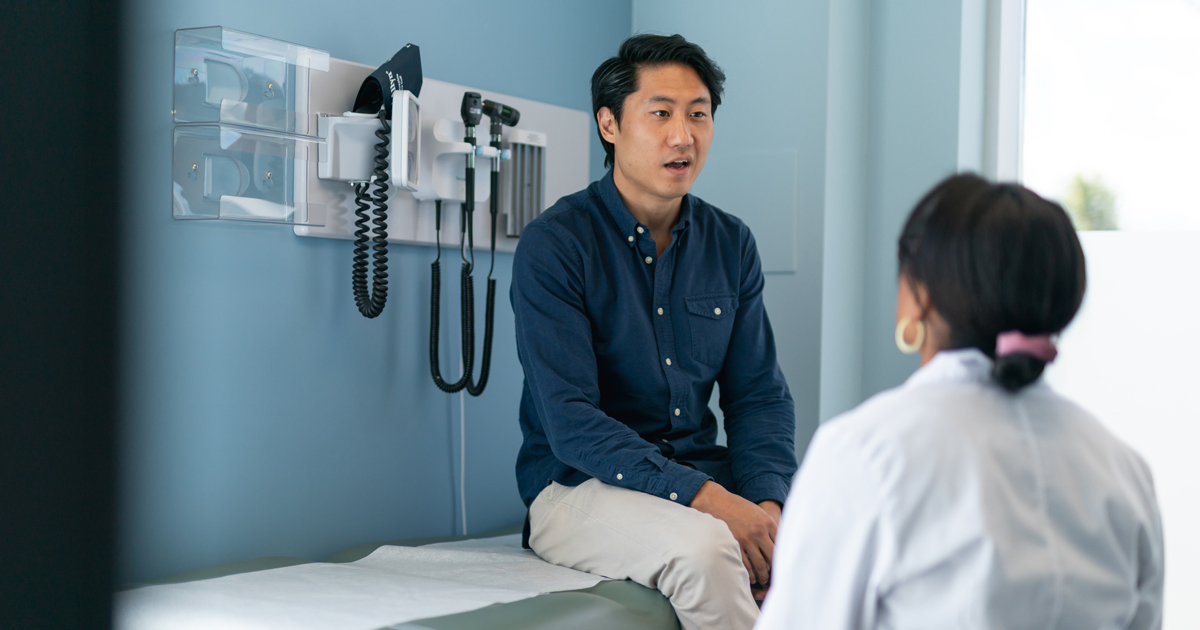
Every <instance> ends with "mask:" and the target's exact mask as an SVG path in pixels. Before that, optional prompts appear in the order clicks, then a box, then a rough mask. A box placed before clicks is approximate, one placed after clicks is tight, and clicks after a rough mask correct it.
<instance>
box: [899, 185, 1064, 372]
mask: <svg viewBox="0 0 1200 630" xmlns="http://www.w3.org/2000/svg"><path fill="white" fill-rule="evenodd" d="M899 258H900V273H901V274H904V275H907V276H908V277H909V278H910V279H911V280H913V281H915V282H921V283H923V284H924V285H925V288H926V290H927V291H928V292H929V300H930V302H931V303H932V304H933V308H935V309H937V312H938V314H939V315H940V316H941V317H942V319H944V320H945V321H946V324H947V325H948V326H949V328H950V339H949V340H948V341H949V344H950V348H978V349H980V350H982V351H983V352H984V353H985V354H987V355H988V356H990V357H993V358H995V355H996V337H997V336H998V335H999V334H1000V333H1004V332H1009V331H1013V330H1016V331H1020V332H1022V333H1024V334H1026V335H1046V334H1057V333H1058V332H1060V331H1062V329H1064V328H1066V327H1067V324H1069V323H1070V322H1071V320H1072V319H1073V318H1074V317H1075V313H1076V312H1077V311H1078V310H1079V306H1080V304H1082V303H1083V293H1084V290H1085V289H1086V287H1087V272H1086V269H1085V264H1084V257H1083V247H1082V246H1080V244H1079V237H1078V236H1077V235H1076V234H1075V228H1074V227H1073V226H1072V225H1071V219H1070V218H1068V217H1067V213H1066V212H1064V211H1063V209H1062V207H1061V206H1059V205H1058V204H1056V203H1054V202H1051V201H1047V200H1046V199H1043V198H1042V197H1040V196H1038V195H1037V193H1035V192H1033V191H1031V190H1029V189H1028V188H1025V187H1024V186H1020V185H1017V184H992V183H990V182H988V181H987V180H985V179H983V178H981V177H978V176H976V175H954V176H952V177H949V178H947V179H945V180H943V181H942V182H941V183H940V184H938V185H937V186H936V187H935V188H934V189H933V190H932V191H930V192H929V194H927V195H925V198H924V199H922V200H921V201H920V202H918V203H917V206H916V208H914V209H913V211H912V214H910V215H909V217H908V222H907V223H906V224H905V226H904V231H903V232H902V233H901V234H900V243H899ZM901 290H904V288H901ZM1045 367H1046V362H1045V361H1042V360H1040V359H1038V358H1036V357H1033V356H1031V355H1028V354H1022V353H1016V354H1009V355H1005V356H1003V357H1000V358H998V359H997V360H996V363H995V367H994V369H993V372H992V375H993V376H994V377H995V379H996V380H997V381H998V382H999V383H1000V384H1001V385H1002V386H1004V388H1005V389H1007V390H1009V391H1016V390H1019V389H1021V388H1022V387H1025V386H1026V385H1029V384H1030V383H1032V382H1034V381H1036V380H1037V379H1038V377H1039V376H1041V374H1042V370H1043V369H1045Z"/></svg>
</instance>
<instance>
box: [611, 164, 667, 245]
mask: <svg viewBox="0 0 1200 630" xmlns="http://www.w3.org/2000/svg"><path fill="white" fill-rule="evenodd" d="M613 183H614V184H616V186H617V193H618V194H619V195H621V201H622V202H624V203H625V207H626V208H628V209H629V214H632V215H633V218H635V219H637V220H638V223H641V224H643V225H645V226H646V227H648V228H650V233H651V234H653V235H655V237H656V238H655V240H659V239H658V238H657V235H659V234H662V235H664V236H667V237H668V238H669V235H670V233H671V228H673V227H675V222H676V221H678V220H679V209H680V207H682V203H683V197H675V198H674V199H663V198H662V197H658V196H656V195H652V194H650V193H649V192H647V191H645V190H643V189H642V188H641V187H640V186H638V185H637V184H635V183H633V182H631V181H629V179H627V178H626V177H625V176H624V175H623V174H622V173H621V169H620V167H617V168H614V169H613ZM664 248H665V246H664Z"/></svg>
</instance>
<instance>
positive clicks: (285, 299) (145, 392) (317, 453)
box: [118, 0, 631, 582]
mask: <svg viewBox="0 0 1200 630" xmlns="http://www.w3.org/2000/svg"><path fill="white" fill-rule="evenodd" d="M630 19H631V6H630V1H629V0H610V1H603V2H588V3H570V4H568V3H561V2H555V1H554V0H528V1H525V2H520V3H494V2H481V1H466V2H458V3H444V2H432V1H425V2H386V1H383V0H374V1H367V0H349V1H346V2H340V3H330V2H318V1H315V0H288V1H282V0H274V1H270V2H253V3H249V2H237V1H232V0H214V1H210V2H201V3H197V2H181V1H178V0H172V1H163V0H135V1H132V2H130V3H128V6H127V12H126V20H127V22H126V26H125V29H124V31H125V32H124V36H123V45H124V50H123V53H124V55H125V62H124V68H123V77H124V80H125V83H124V85H123V86H122V89H123V93H124V98H125V101H124V104H123V108H124V111H125V116H124V122H125V127H124V129H125V130H126V137H125V143H124V145H123V146H122V147H121V149H122V151H123V155H124V158H123V159H124V161H125V164H126V166H127V168H126V171H125V178H124V179H125V181H124V190H123V193H124V199H125V200H126V204H127V206H128V207H127V210H126V213H125V217H127V221H126V224H125V228H124V234H123V237H122V243H121V248H122V251H123V265H124V271H123V298H122V304H123V309H124V318H123V320H124V325H123V338H122V348H123V372H122V378H123V392H122V399H123V409H122V411H123V418H124V423H123V426H122V438H121V457H120V461H119V467H120V474H121V480H122V482H121V506H120V515H121V519H120V526H121V530H120V531H121V534H120V540H119V559H120V567H119V575H118V578H119V580H120V581H123V582H128V581H137V580H144V579H153V578H156V577H161V576H164V575H169V574H172V573H176V572H180V571H186V570H191V569H196V568H199V567H202V566H207V565H212V564H217V563H222V562H229V561H234V560H240V559H245V558H250V557H256V556H264V555H289V556H299V557H305V558H311V559H319V558H321V557H323V556H325V555H327V554H329V553H331V552H333V551H335V550H337V549H340V548H343V547H346V546H349V545H353V544H358V543H361V542H365V541H371V540H383V539H388V538H398V537H408V536H422V535H443V534H450V533H454V532H456V531H458V530H459V529H460V526H459V522H460V514H459V513H458V508H457V505H458V497H457V485H458V484H457V474H458V464H459V462H458V455H457V453H458V446H457V444H458V442H457V439H458V437H457V426H458V417H459V408H458V397H457V396H454V397H451V396H447V395H445V394H442V393H440V392H438V391H437V390H436V389H435V388H434V386H433V385H432V383H431V382H430V379H429V375H428V359H427V358H426V357H427V355H428V350H427V348H428V345H427V344H428V326H429V315H428V296H429V275H428V274H429V263H430V262H431V261H432V260H433V250H432V249H430V248H420V247H393V249H392V252H391V254H390V258H391V262H390V265H391V270H392V272H393V273H392V274H391V278H392V284H391V291H390V293H389V302H388V307H387V309H386V311H385V312H384V314H383V315H382V316H381V317H380V318H378V319H376V320H370V321H369V320H366V319H364V318H363V317H361V316H360V315H359V314H358V313H357V311H356V310H355V308H354V305H353V301H352V299H351V291H350V256H351V245H350V243H349V242H347V241H335V240H324V239H303V238H298V237H296V236H294V235H293V234H292V233H291V231H290V230H289V229H286V228H282V227H276V226H261V225H253V224H232V223H230V224H226V223H224V222H213V223H205V222H198V223H180V222H175V221H173V220H172V219H171V207H170V196H169V195H170V187H169V182H170V175H169V171H168V169H169V164H170V159H171V129H172V120H171V81H172V54H173V48H172V46H173V32H174V30H175V29H177V28H186V27H195V26H209V25H217V24H219V25H222V26H226V27H230V28H236V29H239V30H243V31H248V32H251V33H257V34H262V35H267V36H270V37H275V38H279V39H283V40H287V41H292V42H296V43H300V44H305V45H308V46H313V47H316V48H320V49H324V50H328V51H329V52H330V54H331V55H332V56H334V57H337V58H342V59H347V60H351V61H356V62H361V63H365V64H370V65H377V64H379V63H381V62H382V61H383V60H385V59H386V58H387V57H388V56H390V55H391V54H392V53H394V52H395V51H396V50H397V49H398V48H399V47H400V46H401V45H403V44H404V43H406V42H409V41H411V42H414V43H417V44H419V45H420V46H421V53H422V58H423V62H424V71H425V75H426V76H428V77H432V78H436V79H441V80H445V81H451V82H454V83H460V84H465V85H471V86H474V87H478V88H483V89H489V90H496V91H500V92H503V93H508V94H512V95H516V96H521V97H524V98H530V99H536V100H540V101H544V102H548V103H553V104H556V105H562V106H565V107H570V108H574V109H580V110H585V111H590V96H589V80H590V77H591V73H592V71H593V70H594V69H595V67H596V66H597V65H598V64H599V63H600V61H602V60H603V59H604V58H606V57H608V56H610V55H612V54H613V53H614V52H615V51H616V49H617V46H618V45H619V44H620V42H621V41H622V40H624V39H625V38H626V37H627V36H628V35H629V33H630V28H631V27H630ZM485 41H495V42H498V43H503V44H505V45H506V48H505V49H504V50H503V51H502V54H497V53H495V52H492V51H489V50H485V49H483V48H481V47H480V46H479V45H480V43H482V42H485ZM463 42H469V43H470V44H473V45H474V46H473V47H472V46H468V45H464V43H463ZM602 155H603V153H602V152H601V151H600V149H599V146H598V143H597V142H596V141H595V140H594V139H593V150H592V157H591V161H592V162H591V163H592V167H591V168H592V174H593V176H599V175H600V174H601V173H602V172H603V171H602V167H601V163H602V158H601V157H598V156H602ZM510 266H511V257H510V256H502V257H501V258H500V260H499V261H498V264H497V267H498V270H499V273H498V277H499V293H500V295H501V296H503V297H502V299H501V300H500V301H499V302H500V303H499V305H498V308H497V324H496V330H497V332H496V341H495V356H494V358H493V367H492V380H491V384H490V385H489V386H488V390H487V392H486V393H485V394H484V395H483V396H482V397H481V398H479V399H470V398H468V400H467V405H466V409H465V412H466V421H467V457H466V459H467V478H466V487H467V491H466V495H467V496H466V499H467V512H468V526H469V529H470V530H472V531H482V530H485V529H490V528H495V527H500V526H506V525H509V524H512V523H516V522H518V521H519V520H520V519H521V518H523V516H524V508H523V506H522V505H521V502H520V499H519V498H518V495H517V490H516V482H515V480H514V476H513V463H514V460H515V456H516V451H517V447H518V446H519V444H520V432H519V429H518V426H517V421H516V409H517V402H518V400H519V395H520V386H521V371H520V367H519V365H518V363H517V359H516V348H515V343H514V340H513V329H512V313H511V310H510V309H509V308H508V306H507V290H508V281H509V268H510ZM447 284H448V286H446V287H444V288H443V292H444V294H445V296H444V298H443V300H444V301H443V310H444V311H448V312H445V313H444V317H445V320H444V323H445V326H444V328H448V329H449V331H450V332H451V333H454V332H455V331H456V330H457V326H456V325H451V324H450V322H456V321H457V308H456V306H454V305H453V302H456V300H451V299H450V297H448V296H454V295H455V293H456V291H457V289H456V286H455V282H454V279H453V278H450V279H449V280H448V282H447ZM481 284H482V283H481ZM479 291H480V298H481V299H480V301H482V288H480V289H479ZM480 319H482V318H480ZM480 326H481V327H482V324H480ZM444 334H446V333H444ZM448 336H449V335H447V336H446V337H443V340H445V339H447V337H448ZM447 354H449V353H447ZM449 363H450V362H449V361H448V360H447V361H445V362H444V365H448V364H449Z"/></svg>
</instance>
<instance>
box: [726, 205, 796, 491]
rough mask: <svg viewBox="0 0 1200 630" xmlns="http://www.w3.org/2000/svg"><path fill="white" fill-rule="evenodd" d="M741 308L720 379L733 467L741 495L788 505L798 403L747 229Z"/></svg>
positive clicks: (743, 251) (792, 472) (793, 461)
mask: <svg viewBox="0 0 1200 630" xmlns="http://www.w3.org/2000/svg"><path fill="white" fill-rule="evenodd" d="M742 229H743V231H744V235H745V238H744V240H743V243H744V244H743V248H742V277H741V279H740V287H739V290H738V308H737V311H736V314H735V315H734V322H733V332H732V335H731V337H730V340H729V350H728V352H727V353H726V355H725V365H724V367H723V368H722V370H721V374H720V376H719V377H718V383H719V384H720V387H721V400H720V404H721V410H722V411H723V412H724V414H725V433H726V435H727V437H728V444H729V462H730V468H731V470H732V472H733V478H734V481H735V482H736V483H737V489H738V494H739V495H741V496H742V497H744V498H746V499H748V500H750V501H753V502H755V503H758V502H760V501H766V500H774V501H778V502H780V503H783V502H784V500H785V499H786V497H787V493H788V484H789V483H791V479H792V475H794V474H795V472H796V447H795V441H796V404H795V403H794V402H793V401H792V395H791V393H790V392H789V391H788V387H787V382H786V381H785V380H784V378H783V372H782V371H781V370H780V369H779V360H778V358H777V357H776V354H775V334H774V333H773V332H772V331H771V322H770V321H769V320H768V319H767V311H766V308H765V307H764V306H763V297H762V294H763V274H762V263H761V261H760V260H759V256H758V247H757V245H756V244H755V241H754V236H753V235H752V234H750V230H749V229H747V228H745V227H743V228H742Z"/></svg>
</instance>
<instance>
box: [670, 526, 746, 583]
mask: <svg viewBox="0 0 1200 630" xmlns="http://www.w3.org/2000/svg"><path fill="white" fill-rule="evenodd" d="M679 542H680V545H679V547H678V548H677V549H676V551H675V553H674V554H673V556H674V557H672V558H671V559H670V560H669V563H670V564H671V565H672V568H673V569H674V570H676V571H680V572H682V573H684V574H690V575H698V576H708V575H712V574H714V573H715V572H722V573H724V572H729V571H735V572H736V571H738V570H739V569H742V568H743V566H744V565H743V564H742V551H741V547H740V546H739V545H738V542H737V540H736V539H735V538H734V537H733V534H732V533H730V531H729V527H728V526H727V525H725V522H724V521H721V520H719V519H715V518H703V519H697V522H696V523H695V524H694V525H693V526H691V527H689V528H688V532H687V535H686V536H683V537H681V538H680V541H679Z"/></svg>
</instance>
